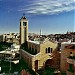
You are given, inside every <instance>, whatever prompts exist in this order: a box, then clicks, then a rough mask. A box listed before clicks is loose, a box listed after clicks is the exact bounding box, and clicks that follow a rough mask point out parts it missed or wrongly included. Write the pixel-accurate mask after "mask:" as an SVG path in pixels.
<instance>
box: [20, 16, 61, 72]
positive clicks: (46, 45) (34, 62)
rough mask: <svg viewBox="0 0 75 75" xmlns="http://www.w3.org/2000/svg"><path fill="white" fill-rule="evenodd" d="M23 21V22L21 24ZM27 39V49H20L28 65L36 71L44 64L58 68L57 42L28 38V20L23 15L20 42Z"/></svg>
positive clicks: (44, 65)
mask: <svg viewBox="0 0 75 75" xmlns="http://www.w3.org/2000/svg"><path fill="white" fill-rule="evenodd" d="M23 23H25V24H23ZM25 41H27V45H28V49H27V48H25V50H23V49H21V50H20V53H21V57H22V58H23V59H24V60H25V61H26V63H27V64H28V66H29V67H30V68H31V69H33V70H34V71H37V70H39V69H41V68H44V67H46V66H50V67H54V68H56V69H59V67H60V66H59V64H60V53H59V52H58V51H57V48H58V43H57V42H55V41H51V40H50V39H48V38H46V39H44V40H42V41H41V40H39V41H30V40H28V21H27V19H26V18H25V17H22V18H21V20H20V43H21V44H22V43H24V42H25Z"/></svg>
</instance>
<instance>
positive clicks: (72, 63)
mask: <svg viewBox="0 0 75 75" xmlns="http://www.w3.org/2000/svg"><path fill="white" fill-rule="evenodd" d="M60 68H61V71H63V72H66V73H67V75H75V42H64V43H62V45H61V64H60Z"/></svg>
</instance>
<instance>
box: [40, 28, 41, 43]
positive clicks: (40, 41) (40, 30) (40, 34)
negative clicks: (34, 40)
mask: <svg viewBox="0 0 75 75" xmlns="http://www.w3.org/2000/svg"><path fill="white" fill-rule="evenodd" d="M40 43H41V29H40Z"/></svg>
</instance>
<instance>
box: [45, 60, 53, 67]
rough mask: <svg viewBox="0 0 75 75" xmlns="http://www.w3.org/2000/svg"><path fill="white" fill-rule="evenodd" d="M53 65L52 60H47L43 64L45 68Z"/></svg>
mask: <svg viewBox="0 0 75 75" xmlns="http://www.w3.org/2000/svg"><path fill="white" fill-rule="evenodd" d="M53 65H54V61H53V60H52V59H48V60H47V61H46V62H45V67H53Z"/></svg>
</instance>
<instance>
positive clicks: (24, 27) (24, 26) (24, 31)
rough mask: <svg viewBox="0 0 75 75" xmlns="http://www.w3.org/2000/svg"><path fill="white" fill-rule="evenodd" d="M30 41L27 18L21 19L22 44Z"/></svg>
mask: <svg viewBox="0 0 75 75" xmlns="http://www.w3.org/2000/svg"><path fill="white" fill-rule="evenodd" d="M26 41H28V20H27V18H26V17H25V16H22V18H21V19H20V44H23V43H24V42H26Z"/></svg>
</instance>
